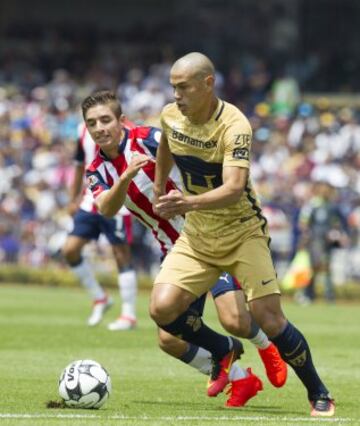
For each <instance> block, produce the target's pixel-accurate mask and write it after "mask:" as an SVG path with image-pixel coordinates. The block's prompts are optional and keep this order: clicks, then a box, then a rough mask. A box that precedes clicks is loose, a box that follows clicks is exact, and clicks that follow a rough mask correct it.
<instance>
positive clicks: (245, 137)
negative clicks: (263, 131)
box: [234, 133, 251, 147]
mask: <svg viewBox="0 0 360 426" xmlns="http://www.w3.org/2000/svg"><path fill="white" fill-rule="evenodd" d="M250 141H251V135H249V134H248V133H240V134H238V135H235V140H234V145H236V146H237V147H239V146H240V147H244V146H249V145H250Z"/></svg>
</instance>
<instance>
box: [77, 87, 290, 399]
mask: <svg viewBox="0 0 360 426" xmlns="http://www.w3.org/2000/svg"><path fill="white" fill-rule="evenodd" d="M82 107H83V115H84V119H85V122H86V125H87V127H88V129H89V131H90V133H91V135H92V137H93V138H94V140H95V142H96V143H97V144H98V146H99V147H100V151H99V153H98V155H97V157H96V159H95V160H94V161H93V163H92V164H91V165H90V167H89V168H88V169H87V177H88V185H89V187H90V188H91V190H92V191H93V194H94V197H95V199H96V202H97V205H98V206H99V209H100V211H101V212H102V213H104V214H105V215H106V216H110V217H111V216H113V215H114V214H116V212H117V211H118V210H119V208H121V206H122V205H124V204H125V205H126V207H127V208H128V209H129V210H130V211H131V212H132V213H133V214H134V215H135V216H136V217H137V218H138V219H139V220H140V221H141V222H142V223H143V224H144V225H145V226H146V227H148V228H149V229H151V230H152V232H153V234H154V236H155V238H156V239H157V240H158V241H159V243H160V246H161V249H162V251H163V254H164V255H166V253H167V252H168V251H169V250H170V249H171V247H172V245H173V244H174V242H175V241H176V239H177V238H178V235H179V232H180V230H181V228H182V226H183V217H181V216H178V217H175V218H173V219H171V220H163V219H161V218H160V217H159V216H157V215H156V214H154V212H153V210H152V205H151V202H152V199H153V180H154V171H155V163H154V157H155V155H156V150H157V146H158V141H159V138H160V131H159V130H158V129H155V128H151V127H137V128H134V129H130V130H127V129H125V128H124V126H123V124H122V122H123V120H124V116H122V115H121V112H120V111H119V102H118V100H117V99H116V97H115V95H114V94H113V93H111V92H97V93H95V94H93V95H91V96H89V97H88V98H87V99H85V100H84V102H83V104H82ZM177 180H178V176H177V173H176V171H175V170H173V172H172V173H171V176H170V179H169V180H168V183H167V189H168V190H171V189H175V188H176V187H177V185H176V182H177ZM212 294H213V296H214V300H215V304H216V307H217V310H218V314H219V318H220V321H221V323H222V324H223V326H224V328H225V329H227V330H228V331H230V332H231V333H232V334H234V335H237V336H243V337H247V338H249V339H250V340H251V341H252V342H253V343H254V344H255V345H256V346H257V347H258V349H259V352H260V355H261V357H262V359H263V361H264V364H265V367H266V370H267V374H268V377H269V379H270V381H271V382H272V383H273V385H274V386H277V387H279V386H282V385H283V384H284V383H285V380H286V366H285V363H284V362H283V361H282V360H281V358H280V356H279V354H278V352H277V350H276V348H275V347H274V346H273V345H272V344H271V343H270V342H269V340H268V339H267V337H266V335H265V334H264V333H263V332H262V330H260V329H259V327H258V326H257V325H256V324H255V323H254V322H253V321H252V320H251V317H250V316H249V314H248V313H247V311H246V309H245V304H244V299H243V295H242V292H241V291H239V287H238V286H237V284H236V282H235V281H234V280H233V279H232V277H230V276H229V275H227V274H226V275H223V276H222V277H221V279H220V280H219V281H218V283H217V284H216V285H215V286H214V288H213V289H212ZM204 301H205V298H204V297H202V298H201V299H200V300H199V301H197V302H196V309H197V310H198V311H199V312H200V314H202V309H203V303H204ZM240 308H241V309H240ZM159 337H160V347H161V348H162V349H163V350H164V351H165V352H167V353H169V354H170V355H172V356H174V357H176V358H179V359H181V360H183V361H184V362H186V363H188V364H190V365H192V366H194V367H195V368H197V369H198V370H200V371H202V372H204V373H206V374H209V373H210V371H211V354H210V353H209V351H208V350H205V349H204V348H200V347H199V346H197V345H194V344H188V343H186V342H184V341H180V340H179V339H175V338H174V337H172V336H171V335H170V334H168V333H166V332H165V331H163V330H160V332H159ZM230 379H231V381H232V395H231V396H230V398H229V400H228V402H227V405H228V406H242V405H244V404H245V403H246V401H247V400H248V399H249V398H251V397H252V396H254V395H256V393H257V391H258V390H260V389H261V382H260V381H259V379H258V378H257V377H256V376H255V375H253V374H252V373H251V371H246V370H242V369H240V368H239V367H238V366H237V365H236V364H235V365H234V366H233V367H232V369H231V371H230Z"/></svg>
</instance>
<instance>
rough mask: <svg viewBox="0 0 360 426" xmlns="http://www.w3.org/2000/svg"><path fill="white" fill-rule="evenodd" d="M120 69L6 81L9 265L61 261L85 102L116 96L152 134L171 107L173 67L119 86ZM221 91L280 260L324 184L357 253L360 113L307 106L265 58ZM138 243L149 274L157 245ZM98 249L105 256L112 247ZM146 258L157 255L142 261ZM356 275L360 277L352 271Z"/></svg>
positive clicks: (136, 74) (2, 96) (229, 77)
mask: <svg viewBox="0 0 360 426" xmlns="http://www.w3.org/2000/svg"><path fill="white" fill-rule="evenodd" d="M8 64H11V61H8ZM115 65H116V64H114V63H113V62H112V60H111V55H109V57H108V58H107V61H105V62H104V63H103V66H102V67H101V68H100V67H98V66H97V65H96V64H94V65H93V66H92V67H90V68H89V69H88V70H87V72H86V73H83V74H81V78H80V77H79V75H78V74H74V73H70V72H69V71H67V70H65V69H62V68H59V69H57V70H56V71H55V72H53V74H52V75H51V76H46V75H43V74H41V72H40V71H39V70H38V69H36V68H32V67H29V68H28V67H26V66H25V67H19V70H18V72H16V69H14V67H10V68H11V72H10V71H9V70H7V69H6V68H5V69H3V70H2V71H1V72H0V176H1V179H0V200H1V204H0V259H1V260H2V262H20V263H22V264H26V265H31V266H35V267H39V266H42V265H45V264H47V263H48V262H50V261H53V260H54V257H56V255H57V253H58V249H59V248H60V246H61V244H62V242H63V241H64V236H65V235H66V232H67V231H68V230H69V229H70V227H71V217H70V216H69V214H68V212H67V203H68V188H69V185H70V184H71V181H72V176H73V161H72V157H73V152H74V149H75V141H76V139H77V128H78V125H79V123H80V122H81V120H82V118H81V114H80V110H79V104H80V102H81V100H82V99H83V98H84V97H85V96H87V95H88V94H89V93H91V92H92V91H93V90H94V89H96V88H105V87H106V88H111V89H114V90H116V91H117V93H118V95H119V97H120V99H121V101H122V105H123V110H124V112H125V113H126V115H127V116H128V118H130V119H131V120H133V121H134V122H136V123H138V124H152V125H158V115H159V112H160V110H161V108H162V107H163V106H164V105H165V104H166V103H168V102H170V101H172V90H171V87H170V86H169V84H168V74H169V68H170V62H169V61H163V62H161V63H158V64H153V65H152V66H150V67H148V68H144V67H136V66H131V67H129V68H128V69H122V71H121V73H119V76H120V77H116V76H117V74H116V71H117V68H116V66H115ZM10 68H9V69H10ZM15 68H16V67H15ZM217 90H218V93H219V96H221V97H222V98H223V99H225V100H228V101H230V102H232V103H234V104H236V105H238V106H239V107H240V108H241V110H243V111H244V113H245V114H246V115H247V117H248V118H249V119H250V121H251V124H252V127H253V136H254V138H253V147H252V169H251V173H252V179H253V180H254V182H255V185H256V187H257V188H258V190H259V194H260V196H261V201H262V204H263V206H264V209H265V212H266V215H267V217H268V220H269V224H270V228H271V233H272V238H273V249H274V254H275V260H276V261H278V262H280V263H281V262H285V263H286V262H288V261H289V259H291V257H292V256H293V254H294V253H295V251H296V247H297V244H298V241H299V232H300V231H299V227H298V215H299V212H300V210H301V208H302V206H303V205H304V204H305V203H306V202H307V201H308V200H309V199H310V198H311V197H312V191H313V183H314V182H317V181H326V182H328V183H329V184H330V185H331V186H332V187H333V188H334V197H335V200H336V202H337V203H338V205H339V206H340V209H341V211H342V213H343V214H344V217H345V218H346V220H347V222H348V224H349V227H350V229H351V245H350V247H349V248H348V251H349V253H350V251H353V252H354V253H358V247H359V229H360V227H359V225H360V203H359V201H360V111H358V110H356V109H355V108H350V107H347V106H341V107H333V106H332V104H331V102H330V101H329V100H328V99H326V98H319V99H317V100H316V102H314V103H306V102H304V100H303V99H302V96H301V90H300V88H299V84H298V82H297V80H296V79H294V78H292V77H291V76H290V74H288V73H286V72H284V73H283V74H281V75H277V76H276V78H274V76H272V74H271V71H270V70H269V69H268V68H267V66H266V64H265V63H264V62H262V61H261V60H260V59H258V60H256V61H253V62H252V63H251V66H248V67H247V68H246V69H244V68H242V67H241V66H240V65H234V66H233V67H230V69H229V70H228V71H227V72H226V73H220V72H219V73H218V75H217ZM135 237H136V238H135V246H134V252H135V259H136V263H137V265H138V267H139V268H141V269H144V270H146V271H149V270H150V269H151V268H152V267H153V265H152V264H149V263H150V261H151V262H155V263H156V261H154V259H157V256H156V250H157V249H156V244H155V243H154V242H153V241H152V239H151V237H150V236H149V235H148V234H147V232H145V231H144V229H143V228H142V227H141V226H140V225H137V226H136V232H135ZM93 250H97V255H99V256H106V255H107V248H106V244H105V243H100V246H98V247H97V248H96V249H95V248H94V249H93ZM149 250H150V251H151V252H152V253H154V256H149V255H144V253H148V252H149ZM354 256H355V254H354ZM355 263H356V262H355V261H354V264H355ZM357 264H359V262H357ZM351 275H353V276H359V275H360V273H359V271H356V267H355V266H354V270H353V271H352V272H351Z"/></svg>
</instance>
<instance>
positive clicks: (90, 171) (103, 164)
mask: <svg viewBox="0 0 360 426" xmlns="http://www.w3.org/2000/svg"><path fill="white" fill-rule="evenodd" d="M125 132H126V134H125V137H124V139H123V140H122V141H121V142H120V144H119V155H118V157H116V158H115V159H113V160H110V159H109V158H107V157H106V155H105V154H104V153H103V152H102V151H99V152H98V154H97V156H96V158H95V160H94V161H93V162H92V163H91V165H90V166H89V167H88V168H87V171H86V176H87V180H88V186H89V188H90V189H91V191H92V193H93V195H94V198H96V197H97V196H98V195H99V194H101V193H102V192H103V191H104V190H108V189H109V188H111V187H112V186H113V184H114V182H116V181H117V180H118V179H119V177H120V176H121V174H122V173H123V172H124V171H125V169H126V168H127V165H128V164H129V162H130V161H131V158H132V156H133V154H134V152H136V153H141V154H146V155H149V156H151V157H153V158H155V157H156V150H157V147H158V144H159V141H160V135H161V131H160V130H159V129H156V128H154V127H135V128H133V129H130V130H125ZM154 177H155V163H148V164H147V165H146V166H145V167H143V168H142V169H141V170H140V171H139V172H138V174H137V175H136V176H135V177H134V178H133V180H132V181H131V183H130V185H129V189H128V191H127V195H126V199H125V206H126V207H127V208H128V209H129V210H130V212H131V213H132V214H133V215H134V216H136V217H137V218H138V220H139V221H140V222H142V223H143V224H144V226H146V227H147V228H149V229H151V231H152V233H153V234H154V236H155V238H156V239H157V241H158V242H159V244H160V247H161V250H162V252H163V253H164V254H166V253H167V251H168V250H170V248H171V247H172V246H173V244H174V243H175V241H176V240H177V238H178V236H179V233H180V230H181V229H182V226H183V223H184V219H183V217H181V216H179V217H176V218H174V219H171V220H165V219H162V218H161V217H159V216H158V215H156V214H155V213H154V212H153V209H152V200H153V197H154V193H153V184H154ZM179 182H180V176H179V172H178V170H177V169H176V168H174V169H173V170H172V171H171V174H170V178H169V180H168V183H167V188H166V190H167V192H168V191H170V190H171V189H175V188H177V187H178V186H179Z"/></svg>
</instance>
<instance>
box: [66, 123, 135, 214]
mask: <svg viewBox="0 0 360 426" xmlns="http://www.w3.org/2000/svg"><path fill="white" fill-rule="evenodd" d="M126 127H128V128H131V127H134V125H133V124H132V123H131V122H129V121H128V122H126ZM78 135H79V137H78V140H77V148H76V152H75V156H74V162H75V164H82V165H84V166H85V168H88V167H89V166H90V164H91V163H92V162H93V161H94V159H95V158H96V155H97V153H98V152H99V147H98V146H97V145H96V143H95V142H94V141H93V139H92V137H91V136H90V133H89V132H88V130H87V128H86V126H85V123H82V124H80V125H79V127H78ZM80 208H81V209H82V210H85V211H86V212H90V213H97V207H96V204H95V202H94V197H93V194H92V192H91V190H90V189H89V187H88V186H87V185H84V189H83V194H82V199H81V202H80ZM120 214H121V215H127V214H129V212H128V210H127V209H126V208H125V207H124V208H122V209H121V210H120Z"/></svg>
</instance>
